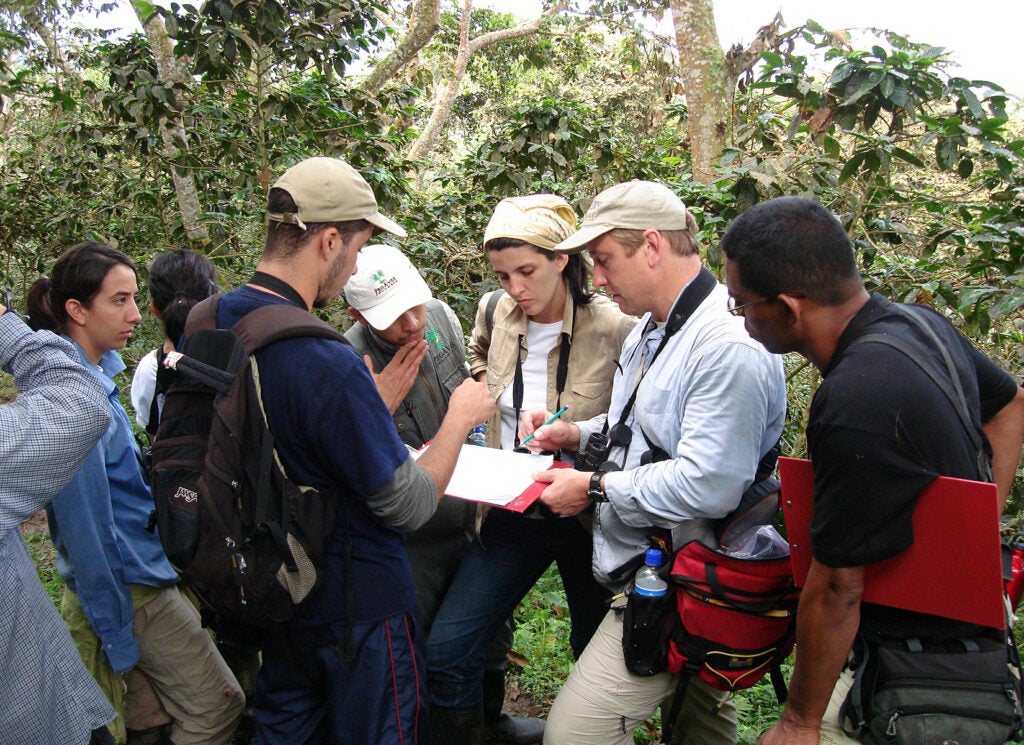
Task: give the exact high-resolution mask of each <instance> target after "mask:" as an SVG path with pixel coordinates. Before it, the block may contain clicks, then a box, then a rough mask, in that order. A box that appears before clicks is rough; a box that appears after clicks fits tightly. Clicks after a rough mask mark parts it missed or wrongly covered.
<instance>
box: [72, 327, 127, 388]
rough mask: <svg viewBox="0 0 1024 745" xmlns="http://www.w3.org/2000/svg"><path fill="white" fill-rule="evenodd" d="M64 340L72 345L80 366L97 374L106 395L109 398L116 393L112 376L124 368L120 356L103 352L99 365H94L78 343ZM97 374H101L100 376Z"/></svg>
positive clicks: (112, 351) (113, 352)
mask: <svg viewBox="0 0 1024 745" xmlns="http://www.w3.org/2000/svg"><path fill="white" fill-rule="evenodd" d="M64 338H65V339H67V340H68V341H69V342H71V343H72V344H73V345H74V347H75V351H77V352H78V359H79V361H80V362H81V363H82V365H83V366H84V367H85V368H86V369H87V370H92V371H93V372H94V373H97V375H96V377H97V378H99V381H100V382H101V383H102V384H103V388H104V389H105V390H106V392H107V395H108V396H109V395H110V394H111V393H113V392H114V391H116V390H117V385H116V384H115V383H114V376H115V375H117V374H118V373H119V372H121V371H122V370H124V369H125V367H126V365H125V364H124V360H122V359H121V355H119V354H118V353H117V352H115V351H114V350H113V349H110V350H108V351H106V352H104V354H103V356H102V357H100V363H99V364H98V365H94V364H93V363H92V360H90V359H89V357H88V356H87V355H86V354H85V351H84V350H83V349H82V347H80V346H79V345H78V342H76V341H75V340H74V339H72V338H71V337H70V336H64ZM98 373H102V375H100V374H98Z"/></svg>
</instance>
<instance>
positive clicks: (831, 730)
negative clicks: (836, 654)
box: [821, 670, 860, 745]
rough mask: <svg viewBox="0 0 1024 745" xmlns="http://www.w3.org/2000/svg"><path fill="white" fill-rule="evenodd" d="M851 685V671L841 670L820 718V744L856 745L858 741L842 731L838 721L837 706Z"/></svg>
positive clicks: (838, 706) (841, 702)
mask: <svg viewBox="0 0 1024 745" xmlns="http://www.w3.org/2000/svg"><path fill="white" fill-rule="evenodd" d="M852 685H853V671H852V670H843V672H842V674H841V675H840V676H839V680H838V681H836V687H835V688H833V689H832V698H830V699H829V701H828V708H827V709H825V716H824V717H823V718H822V720H821V745H857V743H859V742H860V740H854V739H853V738H852V737H850V736H848V735H847V734H846V733H845V732H843V728H842V727H841V726H840V721H839V708H840V707H841V706H842V705H843V701H844V700H846V694H847V693H849V692H850V686H852Z"/></svg>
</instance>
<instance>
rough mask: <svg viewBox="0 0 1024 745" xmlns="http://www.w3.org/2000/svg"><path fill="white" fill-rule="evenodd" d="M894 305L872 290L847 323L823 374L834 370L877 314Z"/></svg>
mask: <svg viewBox="0 0 1024 745" xmlns="http://www.w3.org/2000/svg"><path fill="white" fill-rule="evenodd" d="M891 305H892V301H891V300H889V299H888V298H886V297H885V296H884V295H879V294H878V293H877V292H872V293H871V297H869V298H868V301H867V302H866V303H864V306H863V307H862V308H861V309H860V310H858V311H857V312H856V314H854V316H853V318H851V319H850V322H849V323H848V324H846V328H845V329H843V333H842V334H840V335H839V341H837V342H836V348H835V351H834V352H832V359H831V360H829V363H828V367H827V368H825V370H824V372H823V373H822V376H825V375H828V374H829V373H830V372H832V368H833V367H835V366H836V363H837V362H839V359H840V357H842V356H843V352H845V351H846V348H847V347H848V346H850V344H851V343H852V342H853V340H854V339H856V338H857V337H858V336H860V334H861V330H862V329H863V328H864V327H865V326H867V325H868V324H869V323H871V322H872V321H873V320H874V319H875V318H876V317H877V316H879V315H880V314H883V313H885V312H887V311H888V309H889V306H891Z"/></svg>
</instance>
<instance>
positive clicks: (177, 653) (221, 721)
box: [61, 586, 245, 745]
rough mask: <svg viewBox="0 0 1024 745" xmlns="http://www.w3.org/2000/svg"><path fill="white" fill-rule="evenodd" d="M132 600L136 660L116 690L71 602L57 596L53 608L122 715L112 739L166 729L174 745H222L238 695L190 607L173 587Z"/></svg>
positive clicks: (69, 596) (238, 706) (138, 592)
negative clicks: (58, 601) (130, 732)
mask: <svg viewBox="0 0 1024 745" xmlns="http://www.w3.org/2000/svg"><path fill="white" fill-rule="evenodd" d="M132 601H133V605H134V607H135V618H134V625H135V637H136V639H138V642H139V661H138V663H137V664H136V666H135V667H133V668H132V669H131V670H129V671H128V672H126V673H125V674H124V675H123V681H124V683H123V685H122V682H121V677H119V676H117V675H114V671H113V670H112V669H111V668H110V665H109V663H107V661H106V658H105V657H103V654H102V651H101V649H100V644H99V640H98V639H97V638H96V636H95V634H93V633H92V629H91V628H90V627H89V624H88V622H87V621H86V620H85V616H84V613H83V611H82V607H81V605H80V604H79V602H78V597H77V596H76V595H75V594H74V593H72V592H70V591H69V590H67V589H65V594H64V599H63V602H62V604H61V615H63V616H64V619H65V621H66V622H67V624H68V628H69V629H70V630H71V636H72V638H73V639H74V641H75V644H76V645H77V646H78V650H79V653H80V654H81V655H82V659H83V661H85V663H86V667H87V668H89V670H90V671H91V672H92V673H93V675H94V677H96V680H97V682H99V683H100V687H101V688H103V690H104V693H106V694H107V697H108V698H109V699H110V702H111V704H112V705H113V706H114V708H115V709H117V710H118V711H119V712H120V713H121V714H122V717H118V719H117V720H116V722H117V723H118V724H120V726H119V727H117V730H116V731H115V729H114V727H113V726H112V727H111V731H112V732H114V735H115V737H123V735H121V732H123V730H122V729H121V727H127V729H132V730H142V729H149V728H150V727H157V726H160V725H163V724H168V723H171V724H172V727H171V738H172V740H173V742H174V743H175V745H222V744H223V743H227V742H228V741H229V740H230V739H231V735H232V734H233V733H234V731H235V728H236V727H237V726H238V720H239V718H240V717H241V715H242V710H243V709H244V708H245V696H244V695H243V694H242V691H241V689H240V688H239V686H238V682H237V681H236V680H235V676H234V675H233V674H232V673H231V670H230V669H228V666H227V664H225V662H224V660H223V658H222V657H221V656H220V653H219V652H217V648H216V646H215V644H214V642H213V639H211V638H210V635H209V634H208V633H206V631H205V629H203V627H202V624H201V623H200V621H199V612H198V611H197V610H196V608H195V606H194V605H192V603H190V602H189V601H188V600H187V599H186V598H185V596H184V595H182V594H181V593H180V592H179V591H178V588H177V587H167V588H163V589H157V588H151V587H138V586H132ZM122 722H123V723H122ZM112 724H113V723H112Z"/></svg>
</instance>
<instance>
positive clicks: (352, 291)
mask: <svg viewBox="0 0 1024 745" xmlns="http://www.w3.org/2000/svg"><path fill="white" fill-rule="evenodd" d="M356 268H357V270H356V274H355V275H354V276H353V277H352V279H350V280H349V282H348V284H347V285H345V300H346V302H347V303H348V305H349V308H348V312H349V315H351V316H352V317H353V318H354V319H355V320H356V323H355V324H354V325H353V326H352V327H351V328H350V329H349V330H348V331H346V332H345V338H346V339H348V341H349V342H350V343H351V344H352V346H353V347H354V348H355V350H356V351H357V352H359V353H360V354H361V355H363V359H364V360H365V362H366V366H367V368H368V369H369V370H370V373H371V375H373V377H374V379H375V380H376V381H377V388H378V389H379V390H380V393H381V398H383V399H384V403H386V404H387V405H388V408H389V409H390V410H391V414H392V418H393V419H394V422H395V428H396V429H397V430H398V436H399V437H400V438H401V439H402V442H404V443H405V444H406V445H408V446H409V447H411V448H414V449H417V450H418V449H419V448H421V447H423V445H425V444H426V443H427V442H428V441H429V440H430V439H432V438H433V437H434V435H435V434H436V433H437V430H438V429H440V427H441V422H442V421H444V417H445V414H446V413H447V411H448V400H449V399H450V398H451V395H452V393H453V392H454V391H455V389H456V388H458V386H459V384H460V383H462V381H463V380H465V379H466V378H468V377H469V369H468V368H467V367H466V362H465V356H466V350H465V341H464V337H463V335H462V326H461V325H460V324H459V319H458V318H456V317H455V314H454V313H453V312H452V309H451V308H449V307H448V306H447V305H445V304H444V303H443V302H441V301H440V300H436V299H434V297H433V295H432V294H431V292H430V288H429V287H428V286H427V283H426V282H424V281H423V277H421V276H420V273H419V272H418V271H417V270H416V267H414V266H413V265H412V263H411V262H410V261H409V259H407V258H406V257H405V255H404V254H403V253H402V252H401V251H399V250H398V249H397V248H394V247H392V246H388V245H385V244H378V245H374V246H367V247H366V248H364V249H363V250H362V251H361V252H360V254H359V259H358V260H357V262H356ZM475 513H476V506H475V504H474V503H473V502H467V501H466V500H464V499H455V498H453V497H442V498H441V502H440V504H439V505H438V508H437V512H435V513H434V516H433V517H432V518H430V520H429V521H428V522H427V524H426V525H424V526H423V527H421V528H420V529H419V530H416V531H415V532H413V533H412V534H410V535H409V536H407V537H406V542H405V550H406V553H407V554H408V555H409V562H410V564H412V574H413V580H414V581H415V584H416V598H417V602H418V604H419V608H420V616H421V619H422V621H423V627H422V628H421V629H420V630H421V631H422V637H423V638H424V639H426V637H427V635H428V634H429V632H430V623H431V622H432V621H433V619H434V615H435V613H436V612H437V607H438V606H439V605H440V603H441V600H442V598H443V597H444V593H445V591H446V590H447V589H448V585H449V584H450V583H451V577H452V575H453V574H454V573H455V569H456V568H457V567H458V564H459V559H460V558H462V552H463V551H464V550H465V548H466V545H467V544H468V543H469V537H470V535H471V533H472V530H473V518H474V515H475Z"/></svg>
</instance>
